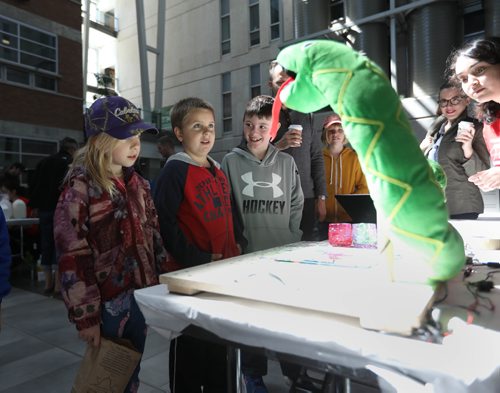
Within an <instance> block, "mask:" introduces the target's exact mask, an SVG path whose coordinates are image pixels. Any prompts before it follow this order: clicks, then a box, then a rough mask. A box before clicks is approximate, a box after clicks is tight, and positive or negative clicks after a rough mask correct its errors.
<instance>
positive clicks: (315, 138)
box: [269, 61, 326, 240]
mask: <svg viewBox="0 0 500 393" xmlns="http://www.w3.org/2000/svg"><path fill="white" fill-rule="evenodd" d="M287 79H288V76H287V75H286V73H285V72H284V70H283V68H282V67H281V66H280V65H279V64H278V63H277V62H276V61H272V62H271V64H270V67H269V87H270V88H271V90H272V92H273V95H276V92H277V91H278V89H279V88H280V86H281V85H282V84H283V82H285V81H286V80H287ZM280 123H281V127H280V129H279V130H278V133H277V135H276V141H277V142H276V143H275V146H276V147H277V148H278V149H280V150H282V151H284V152H286V153H288V154H290V155H291V156H292V157H293V158H294V160H295V163H296V165H297V168H298V170H299V176H300V183H301V185H302V191H303V193H304V208H303V210H302V221H301V223H300V229H301V230H302V233H303V235H302V240H317V239H316V237H317V235H316V232H315V230H316V219H318V220H319V221H320V222H322V221H324V219H325V216H326V203H325V200H326V182H325V168H324V162H323V154H322V151H321V141H320V135H319V134H318V133H316V132H315V131H314V129H313V121H312V115H311V114H305V113H300V112H296V111H293V110H290V109H287V108H285V106H283V107H282V110H281V112H280Z"/></svg>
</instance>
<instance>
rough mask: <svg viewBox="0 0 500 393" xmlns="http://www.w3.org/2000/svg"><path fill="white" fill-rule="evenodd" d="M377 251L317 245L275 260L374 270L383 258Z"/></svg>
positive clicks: (281, 253) (290, 252) (285, 254)
mask: <svg viewBox="0 0 500 393" xmlns="http://www.w3.org/2000/svg"><path fill="white" fill-rule="evenodd" d="M379 255H380V254H379V253H378V252H377V250H370V249H361V248H352V247H332V246H331V245H329V244H326V245H315V246H314V247H304V248H301V249H292V250H287V251H283V252H280V253H277V254H276V255H275V256H274V258H273V259H274V260H275V261H277V262H289V263H298V264H304V265H321V266H332V267H347V268H364V269H368V268H372V267H375V266H377V265H378V264H379V263H380V261H381V258H380V257H379Z"/></svg>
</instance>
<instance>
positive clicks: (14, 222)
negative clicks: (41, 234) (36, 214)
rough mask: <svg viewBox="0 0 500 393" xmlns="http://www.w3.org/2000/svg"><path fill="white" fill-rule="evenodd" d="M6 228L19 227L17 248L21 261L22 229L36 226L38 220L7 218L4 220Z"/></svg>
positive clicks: (22, 252) (22, 248)
mask: <svg viewBox="0 0 500 393" xmlns="http://www.w3.org/2000/svg"><path fill="white" fill-rule="evenodd" d="M5 221H6V222H7V226H8V227H19V243H20V244H19V247H20V249H21V251H20V256H21V259H23V258H24V227H26V226H31V225H35V224H38V223H39V222H40V219H39V218H9V219H7V220H5Z"/></svg>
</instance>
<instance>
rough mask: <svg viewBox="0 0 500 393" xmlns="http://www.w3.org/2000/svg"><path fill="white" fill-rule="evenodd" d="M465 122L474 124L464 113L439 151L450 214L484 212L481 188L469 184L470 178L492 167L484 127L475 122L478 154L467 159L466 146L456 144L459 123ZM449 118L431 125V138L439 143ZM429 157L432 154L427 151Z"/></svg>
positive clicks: (475, 140) (444, 137) (443, 141)
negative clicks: (441, 131) (483, 131)
mask: <svg viewBox="0 0 500 393" xmlns="http://www.w3.org/2000/svg"><path fill="white" fill-rule="evenodd" d="M461 121H469V122H474V120H473V119H471V118H469V117H467V115H466V114H465V113H464V114H463V115H462V116H461V117H460V118H458V119H457V120H456V121H455V122H454V124H453V125H452V126H451V128H450V129H449V130H448V131H447V132H446V133H445V134H444V135H443V139H442V141H441V144H440V146H439V150H438V163H439V165H441V167H442V168H443V170H444V173H445V174H446V178H447V185H446V188H445V194H446V204H447V206H448V211H449V214H450V215H451V214H464V213H479V214H480V213H483V211H484V203H483V198H482V196H481V192H480V191H479V188H478V187H477V186H476V185H475V184H474V183H471V182H469V181H468V180H467V179H468V177H469V176H470V175H472V174H474V173H476V172H478V171H481V170H485V169H487V168H489V154H488V150H487V149H486V145H485V143H484V139H483V133H482V128H481V125H480V124H479V123H477V122H474V124H475V127H476V132H475V134H474V140H473V141H472V148H473V150H474V153H473V154H472V157H471V158H470V159H468V160H467V159H466V158H465V156H464V151H463V150H462V143H460V142H456V141H455V137H456V136H457V130H458V123H459V122H461ZM445 123H446V119H445V118H444V117H439V118H438V119H437V120H436V121H435V122H434V124H433V125H432V126H431V128H430V130H429V132H428V134H427V135H431V136H432V137H433V138H434V142H436V140H437V138H438V136H439V130H441V129H443V130H444V128H443V127H444V125H445ZM424 153H425V155H426V156H427V155H428V153H429V152H428V151H425V152H424Z"/></svg>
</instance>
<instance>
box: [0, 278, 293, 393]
mask: <svg viewBox="0 0 500 393" xmlns="http://www.w3.org/2000/svg"><path fill="white" fill-rule="evenodd" d="M23 287H26V285H23ZM28 289H29V290H26V289H20V288H13V290H12V292H11V293H10V295H9V296H7V297H6V298H5V299H4V300H3V303H2V330H1V331H0V381H1V383H0V392H2V393H33V392H44V393H62V392H70V391H71V387H72V384H73V380H74V378H75V375H76V372H77V371H78V367H79V364H80V360H81V358H82V356H83V354H84V352H85V344H84V343H83V342H82V341H80V340H79V339H78V338H77V333H76V330H75V328H74V326H73V325H71V324H70V323H69V322H68V320H67V317H66V308H65V306H64V304H63V302H62V301H61V300H58V299H55V298H52V297H48V296H44V295H42V294H40V293H37V292H41V288H40V287H39V286H37V285H32V286H31V287H29V288H28ZM168 345H169V342H168V340H167V339H165V338H164V337H163V336H161V335H159V334H158V333H156V332H154V331H152V330H150V332H149V334H148V338H147V341H146V350H145V352H144V356H143V359H142V363H141V373H140V379H141V386H140V389H139V392H140V393H160V392H168V391H169V389H168V372H167V370H168ZM266 383H267V385H268V388H269V391H270V392H276V393H285V392H287V391H288V389H287V388H286V386H285V384H284V382H283V379H282V377H281V375H280V372H279V366H278V365H277V364H276V363H275V362H270V367H269V375H268V377H267V378H266Z"/></svg>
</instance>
